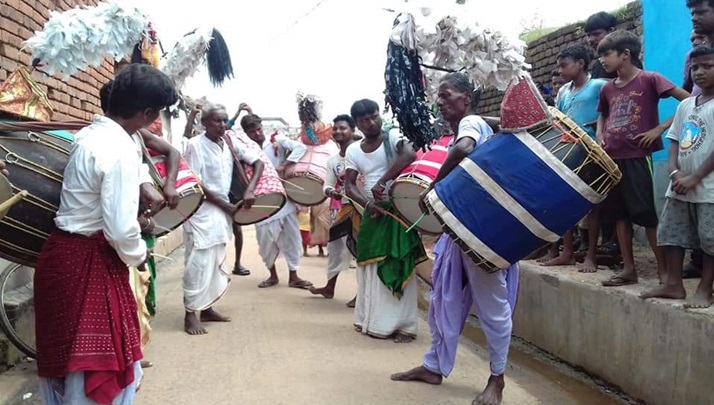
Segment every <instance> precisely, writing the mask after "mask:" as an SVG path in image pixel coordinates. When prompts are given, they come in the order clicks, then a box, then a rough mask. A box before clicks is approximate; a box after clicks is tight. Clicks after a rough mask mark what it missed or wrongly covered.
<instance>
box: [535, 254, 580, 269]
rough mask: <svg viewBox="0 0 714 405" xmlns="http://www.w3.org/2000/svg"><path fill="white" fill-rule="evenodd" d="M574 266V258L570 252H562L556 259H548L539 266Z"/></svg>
mask: <svg viewBox="0 0 714 405" xmlns="http://www.w3.org/2000/svg"><path fill="white" fill-rule="evenodd" d="M574 264H575V256H573V253H572V252H569V253H566V252H563V253H561V254H560V255H558V257H556V258H554V259H550V260H548V261H546V262H542V263H541V266H547V267H550V266H572V265H574Z"/></svg>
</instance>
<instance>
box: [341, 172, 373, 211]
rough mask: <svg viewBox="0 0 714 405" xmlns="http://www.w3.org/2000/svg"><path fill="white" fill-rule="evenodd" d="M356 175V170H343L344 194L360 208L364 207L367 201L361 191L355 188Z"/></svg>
mask: <svg viewBox="0 0 714 405" xmlns="http://www.w3.org/2000/svg"><path fill="white" fill-rule="evenodd" d="M357 174H358V173H357V170H354V169H347V170H345V193H346V194H347V197H349V198H350V199H351V200H353V201H354V202H355V203H357V204H359V205H360V206H362V207H366V206H367V202H368V201H369V200H368V199H367V197H365V196H364V194H363V193H362V190H360V189H359V187H357Z"/></svg>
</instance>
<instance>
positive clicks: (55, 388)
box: [40, 361, 144, 405]
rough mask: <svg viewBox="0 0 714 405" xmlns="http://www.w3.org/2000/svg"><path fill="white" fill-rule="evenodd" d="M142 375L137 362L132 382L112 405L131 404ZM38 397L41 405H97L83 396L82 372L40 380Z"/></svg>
mask: <svg viewBox="0 0 714 405" xmlns="http://www.w3.org/2000/svg"><path fill="white" fill-rule="evenodd" d="M143 375H144V374H143V371H141V364H140V362H138V361H137V362H136V363H134V381H133V382H132V383H131V384H129V385H128V386H127V387H126V388H124V389H123V390H122V392H121V393H120V394H119V395H117V396H116V398H114V400H113V401H112V405H131V404H133V403H134V399H135V398H136V390H137V389H138V388H139V385H140V384H141V379H142V376H143ZM40 397H41V398H42V404H43V405H68V404H72V405H98V404H97V403H96V402H94V401H92V400H91V399H89V398H87V395H86V394H85V389H84V372H83V371H76V372H73V373H69V374H67V376H66V377H65V378H40Z"/></svg>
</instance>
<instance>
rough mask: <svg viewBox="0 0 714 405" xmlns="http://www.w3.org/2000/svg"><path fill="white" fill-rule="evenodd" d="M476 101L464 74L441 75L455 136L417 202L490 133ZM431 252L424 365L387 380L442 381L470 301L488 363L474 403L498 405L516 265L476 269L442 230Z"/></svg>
mask: <svg viewBox="0 0 714 405" xmlns="http://www.w3.org/2000/svg"><path fill="white" fill-rule="evenodd" d="M478 101H479V93H478V92H477V91H475V90H474V85H473V83H471V81H470V80H469V78H468V76H466V75H464V74H462V73H449V74H447V75H446V76H444V78H443V79H442V81H441V84H440V86H439V92H438V101H437V102H438V105H439V109H440V111H441V113H442V114H443V116H444V119H445V120H447V121H448V122H449V124H450V125H451V128H452V129H453V130H454V133H455V134H456V137H455V139H454V143H453V144H452V145H451V147H450V150H449V155H448V156H447V158H446V161H445V162H444V164H443V165H442V166H441V170H439V174H438V175H437V177H436V179H435V180H434V182H433V183H431V185H430V187H429V188H428V189H427V190H426V191H424V193H423V194H422V196H421V197H422V198H421V199H422V201H423V200H424V197H426V194H427V193H428V192H429V191H430V190H431V189H433V188H434V186H435V185H436V184H437V183H438V182H439V181H441V180H442V179H444V178H445V177H446V176H447V175H448V174H449V173H450V172H451V171H452V170H453V169H454V168H456V167H457V166H458V165H459V163H460V162H461V161H462V160H463V159H464V158H465V157H466V156H468V155H469V153H471V151H472V150H473V149H474V148H476V147H478V146H479V145H480V144H482V143H483V142H484V141H486V139H487V138H488V137H489V136H491V135H492V134H493V131H492V130H491V128H490V127H489V126H488V125H487V124H486V122H485V121H484V120H483V119H482V118H481V117H480V116H478V115H476V114H475V113H474V109H475V107H476V105H477V104H478ZM474 203H477V202H474ZM423 209H424V211H425V212H426V209H425V208H423ZM504 235H505V234H504ZM434 255H435V256H436V259H435V261H434V270H433V273H432V282H433V289H432V292H431V301H430V304H429V329H430V330H431V337H432V339H431V342H432V343H431V348H430V349H429V351H428V352H427V354H426V355H424V362H423V365H421V366H419V367H417V368H414V369H412V370H409V371H407V372H404V373H398V374H394V375H392V380H394V381H422V382H426V383H429V384H441V381H442V379H443V378H444V377H448V375H449V374H450V373H451V370H453V368H454V361H455V360H456V349H457V347H458V344H459V335H460V334H461V331H462V330H463V328H464V325H465V323H466V319H467V317H468V315H469V310H470V309H471V306H472V304H473V307H474V309H475V311H476V314H477V316H478V319H479V322H480V323H481V327H482V328H483V330H484V333H485V334H486V343H487V345H488V351H489V360H490V363H491V377H490V378H489V379H488V384H487V385H486V388H485V389H484V391H483V393H481V394H480V395H479V396H478V397H476V400H475V401H474V402H473V403H474V404H475V405H498V404H500V403H501V400H502V398H503V388H504V386H505V382H504V378H503V374H504V373H505V371H506V360H507V357H508V347H509V345H510V342H511V329H512V320H511V316H512V314H513V309H514V307H515V302H516V298H517V293H518V270H519V269H518V264H515V265H513V266H511V267H510V268H508V269H505V270H502V271H498V272H495V273H487V272H485V271H484V270H482V269H480V268H478V267H477V266H476V265H475V264H474V262H473V261H472V260H471V259H470V258H469V256H468V255H467V254H466V253H465V252H464V251H463V250H462V249H461V248H460V247H459V246H458V245H457V244H456V242H454V241H453V239H451V237H450V236H448V235H447V234H443V235H442V236H441V238H439V241H438V243H437V245H436V246H435V247H434Z"/></svg>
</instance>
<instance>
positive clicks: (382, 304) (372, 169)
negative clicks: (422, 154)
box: [345, 131, 419, 338]
mask: <svg viewBox="0 0 714 405" xmlns="http://www.w3.org/2000/svg"><path fill="white" fill-rule="evenodd" d="M401 141H402V138H401V137H400V136H399V133H398V132H397V131H392V132H390V134H389V142H390V144H391V146H392V151H393V152H392V153H393V155H396V153H397V152H396V150H397V145H398V144H399V143H400V142H401ZM360 144H361V142H355V143H353V144H352V145H350V146H349V147H348V148H347V152H346V154H345V167H346V169H347V170H350V169H351V170H355V171H357V173H359V174H360V175H362V177H363V178H364V182H365V184H364V190H363V192H364V194H365V196H367V197H368V198H371V197H372V191H371V189H372V187H374V185H375V184H377V181H378V180H379V179H380V178H381V177H382V176H383V175H384V173H386V171H387V170H388V169H389V161H388V159H387V153H386V151H385V150H384V145H380V146H379V148H377V150H375V151H374V152H372V153H365V152H364V151H363V150H362V146H361V145H360ZM377 266H378V265H377V264H376V263H374V264H369V265H367V266H357V284H358V288H357V302H356V304H355V312H354V324H355V325H356V326H359V327H360V328H361V329H362V333H364V334H368V335H371V336H375V337H381V338H386V337H389V336H391V335H393V334H395V333H402V334H405V335H410V336H416V333H417V328H418V319H419V311H418V307H417V289H416V277H413V278H412V280H411V281H410V282H409V284H407V286H406V287H405V288H404V295H403V296H402V298H401V299H398V298H397V297H395V296H394V294H392V292H391V291H390V290H389V289H388V288H387V287H386V286H385V285H384V283H382V281H381V280H380V279H379V276H378V275H377Z"/></svg>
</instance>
